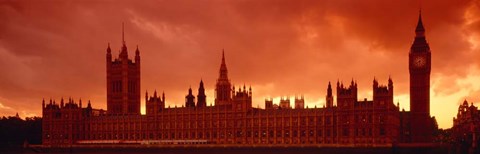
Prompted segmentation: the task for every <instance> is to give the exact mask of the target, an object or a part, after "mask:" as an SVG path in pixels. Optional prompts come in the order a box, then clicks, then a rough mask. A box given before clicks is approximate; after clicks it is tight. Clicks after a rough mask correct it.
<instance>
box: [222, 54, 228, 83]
mask: <svg viewBox="0 0 480 154" xmlns="http://www.w3.org/2000/svg"><path fill="white" fill-rule="evenodd" d="M220 78H221V79H227V80H228V70H227V64H225V49H222V64H221V65H220Z"/></svg>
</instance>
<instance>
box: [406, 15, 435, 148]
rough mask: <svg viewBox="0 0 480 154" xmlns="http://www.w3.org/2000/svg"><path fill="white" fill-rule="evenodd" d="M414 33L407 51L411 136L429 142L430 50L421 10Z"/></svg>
mask: <svg viewBox="0 0 480 154" xmlns="http://www.w3.org/2000/svg"><path fill="white" fill-rule="evenodd" d="M415 34H416V35H415V39H414V41H413V44H412V47H411V48H410V53H409V72H410V114H411V116H410V117H411V126H410V127H411V136H412V141H413V142H430V141H431V138H432V131H433V130H432V128H433V126H431V121H430V69H431V52H430V47H429V45H428V43H427V40H426V39H425V28H424V27H423V23H422V14H421V12H420V14H419V17H418V24H417V28H416V29H415Z"/></svg>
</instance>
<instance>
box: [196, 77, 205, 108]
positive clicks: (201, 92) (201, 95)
mask: <svg viewBox="0 0 480 154" xmlns="http://www.w3.org/2000/svg"><path fill="white" fill-rule="evenodd" d="M206 106H207V95H205V87H204V86H203V80H200V87H199V88H198V95H197V107H206Z"/></svg>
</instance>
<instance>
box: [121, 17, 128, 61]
mask: <svg viewBox="0 0 480 154" xmlns="http://www.w3.org/2000/svg"><path fill="white" fill-rule="evenodd" d="M124 29H125V26H124V23H123V22H122V49H121V51H120V58H121V59H128V52H127V45H126V44H125V32H124V31H125V30H124Z"/></svg>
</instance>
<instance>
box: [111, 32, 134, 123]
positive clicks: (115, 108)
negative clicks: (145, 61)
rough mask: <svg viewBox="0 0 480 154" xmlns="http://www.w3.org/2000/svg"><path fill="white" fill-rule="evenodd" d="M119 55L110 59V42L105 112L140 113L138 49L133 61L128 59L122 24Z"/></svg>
mask: <svg viewBox="0 0 480 154" xmlns="http://www.w3.org/2000/svg"><path fill="white" fill-rule="evenodd" d="M122 43H123V45H122V48H121V50H120V55H119V56H118V58H116V59H115V60H112V51H111V49H110V44H109V45H108V48H107V113H108V114H137V115H139V114H140V51H139V50H138V46H137V50H136V51H135V61H132V60H131V59H128V51H127V45H125V38H124V32H123V25H122Z"/></svg>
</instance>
